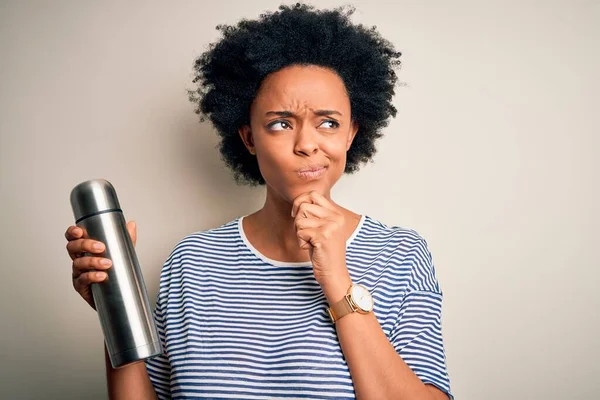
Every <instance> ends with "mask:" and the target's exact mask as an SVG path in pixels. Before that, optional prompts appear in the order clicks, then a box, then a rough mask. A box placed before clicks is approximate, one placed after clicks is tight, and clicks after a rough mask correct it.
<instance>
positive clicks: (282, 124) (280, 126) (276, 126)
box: [268, 121, 291, 131]
mask: <svg viewBox="0 0 600 400" xmlns="http://www.w3.org/2000/svg"><path fill="white" fill-rule="evenodd" d="M268 127H269V129H270V130H272V131H283V130H286V129H290V128H291V125H290V124H288V123H287V122H286V121H274V122H271V123H270V124H269V125H268Z"/></svg>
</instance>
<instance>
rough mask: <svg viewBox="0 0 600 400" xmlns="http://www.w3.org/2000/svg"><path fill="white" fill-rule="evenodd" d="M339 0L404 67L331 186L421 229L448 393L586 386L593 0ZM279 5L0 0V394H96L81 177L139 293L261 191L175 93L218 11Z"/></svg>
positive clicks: (597, 89)
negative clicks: (104, 211) (236, 170)
mask: <svg viewBox="0 0 600 400" xmlns="http://www.w3.org/2000/svg"><path fill="white" fill-rule="evenodd" d="M313 4H316V5H317V6H322V7H330V6H337V5H340V4H341V3H338V2H335V1H318V2H313ZM354 4H355V5H356V6H357V11H356V13H355V15H354V18H353V20H354V21H356V22H362V23H365V24H366V25H377V27H378V29H379V31H380V32H381V33H382V34H383V35H384V36H385V37H386V38H388V39H389V40H391V41H392V42H393V43H394V44H395V45H396V47H397V49H398V50H400V51H402V53H403V55H402V61H403V66H402V68H401V70H400V71H399V78H400V80H401V81H402V82H404V83H405V84H406V85H405V86H400V85H399V86H398V88H397V96H396V98H395V105H396V107H397V108H398V110H399V112H398V115H397V117H396V118H395V119H394V120H392V121H391V123H390V125H389V127H388V128H386V129H385V131H384V133H385V136H384V137H383V138H382V139H381V140H380V141H379V142H378V148H379V152H378V153H377V155H376V156H375V159H374V162H373V163H369V164H368V165H366V166H365V167H363V168H362V170H361V171H359V172H358V173H357V174H355V175H352V176H345V177H343V178H342V179H341V180H340V182H339V183H338V185H337V186H336V187H335V189H334V193H333V194H334V199H335V200H336V201H337V202H338V203H340V204H342V205H344V206H345V207H347V208H350V209H352V210H354V211H355V212H358V213H364V214H367V215H370V216H371V217H373V218H377V219H379V220H381V221H382V222H385V223H387V224H388V225H399V226H404V227H408V228H411V229H415V230H417V231H418V232H419V233H420V234H421V235H422V236H423V237H424V238H425V239H426V240H427V241H428V244H429V247H430V249H431V251H432V254H433V258H434V263H435V266H436V268H437V272H438V278H439V280H440V284H441V287H442V290H443V292H444V310H443V334H444V340H445V344H446V352H447V358H448V370H449V373H450V378H451V386H452V390H453V392H454V394H455V395H456V398H457V399H461V400H480V399H489V400H493V399H528V400H529V399H593V398H598V392H599V391H600V381H599V380H598V376H599V375H600V368H599V366H598V359H600V343H599V342H600V340H599V338H600V322H599V319H600V313H599V311H598V306H600V295H599V292H598V284H599V283H600V272H599V270H600V261H599V256H600V254H599V252H598V249H599V247H600V246H599V245H600V240H599V238H600V234H599V233H598V227H599V226H600V210H599V204H600V190H599V188H598V185H599V183H600V173H599V172H600V163H599V161H598V157H597V156H598V152H599V150H600V140H599V132H600V129H599V128H600V124H599V122H598V121H599V118H598V109H599V105H600V103H599V94H598V93H600V84H599V78H598V71H599V70H600V62H599V49H600V45H599V41H600V40H599V37H600V24H599V23H598V21H599V20H600V7H599V6H598V4H599V3H598V2H595V1H587V2H585V1H567V0H565V1H560V2H559V1H552V2H543V1H538V2H532V1H516V0H514V1H500V0H499V1H493V2H492V1H483V2H475V1H469V2H446V1H442V0H439V1H427V2H417V1H397V2H386V1H382V0H380V1H368V2H367V1H358V2H354ZM278 5H279V3H278V2H277V1H269V0H258V1H257V0H253V1H228V0H224V1H218V2H212V1H211V2H206V1H177V2H158V1H154V2H129V1H127V2H109V3H105V2H92V1H74V0H73V1H52V2H51V1H37V2H33V1H16V0H15V1H3V2H2V3H1V5H0V85H1V87H0V177H1V180H0V185H1V186H0V189H1V196H0V199H1V208H0V212H1V213H2V214H1V221H2V222H1V223H2V229H1V231H0V254H1V255H2V264H1V268H2V269H1V271H2V279H1V284H0V285H1V291H0V296H1V297H0V311H1V314H0V318H1V319H0V324H1V327H2V329H1V332H2V333H1V337H2V340H1V344H0V356H1V359H2V363H1V365H0V387H1V388H2V389H1V392H2V396H1V397H3V398H10V399H81V398H90V399H91V398H105V397H106V389H105V376H104V356H103V337H102V334H101V328H100V324H99V321H98V319H97V315H96V314H95V313H94V311H93V310H92V309H91V308H90V307H89V306H88V305H87V304H86V303H85V302H84V301H83V300H81V298H80V297H79V296H78V294H77V293H76V292H75V291H74V289H73V287H72V282H71V260H70V258H69V257H68V255H67V252H66V250H65V245H66V240H65V238H64V236H63V235H64V232H65V230H66V229H67V227H68V226H70V225H72V224H73V223H74V221H73V215H72V211H71V208H70V204H69V193H70V191H71V189H72V188H73V187H74V186H75V185H76V184H78V183H80V182H82V181H84V180H88V179H93V178H105V179H108V180H109V181H111V182H112V183H113V185H114V186H115V187H116V189H117V192H118V194H119V198H120V200H121V205H122V207H123V209H124V211H125V216H126V218H127V220H135V221H136V222H137V224H138V243H137V252H138V257H139V259H140V262H141V265H142V268H143V272H144V275H145V279H146V283H147V286H148V291H149V295H150V298H151V299H152V301H153V302H154V301H155V297H156V292H157V289H158V278H159V273H160V269H161V267H162V264H163V262H164V261H165V259H166V257H167V256H168V254H169V252H170V251H171V250H172V248H173V246H174V245H175V244H176V243H177V242H178V241H179V240H180V239H182V238H183V237H184V236H186V235H188V234H190V233H192V232H195V231H198V230H204V229H209V228H212V227H216V226H219V225H221V224H223V223H225V222H227V221H230V220H231V219H233V218H235V217H237V216H239V215H245V214H248V213H251V212H253V211H255V210H256V209H258V208H260V207H261V206H262V202H263V200H264V197H263V189H261V188H247V187H238V186H236V184H235V183H234V181H233V179H232V177H231V174H230V172H229V170H228V169H227V168H226V167H225V166H224V165H223V163H222V162H221V161H220V159H219V154H218V151H217V150H216V149H215V145H216V144H217V137H216V134H215V133H214V131H213V129H212V128H211V126H210V125H209V124H208V123H205V124H200V123H199V121H198V117H197V115H196V114H194V112H193V109H194V105H193V104H191V103H189V102H188V99H187V95H186V89H190V88H192V87H193V85H192V83H191V78H192V64H193V61H194V58H195V57H196V56H197V55H199V54H200V53H201V52H202V51H204V50H205V49H206V47H207V45H208V44H209V43H210V42H212V41H214V40H216V39H217V38H218V32H217V31H216V30H215V26H216V25H217V24H219V23H234V22H236V21H237V20H238V19H240V18H242V17H248V18H254V17H257V16H258V14H259V13H261V12H263V11H266V10H274V9H275V8H276V7H277V6H278Z"/></svg>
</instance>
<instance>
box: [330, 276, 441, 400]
mask: <svg viewBox="0 0 600 400" xmlns="http://www.w3.org/2000/svg"><path fill="white" fill-rule="evenodd" d="M350 283H351V281H350V279H348V281H347V282H343V283H342V284H340V286H339V287H338V288H337V290H331V291H329V292H328V293H327V294H328V296H327V297H328V299H330V304H333V302H335V301H336V300H340V299H342V298H343V297H344V295H345V294H346V290H347V287H348V286H349V285H350ZM335 327H336V330H337V335H338V338H339V341H340V346H341V348H342V352H343V353H344V358H345V359H346V363H347V364H348V368H349V369H350V375H351V377H352V382H353V384H354V389H355V392H356V398H357V399H367V400H370V399H378V400H379V399H382V400H383V399H395V400H417V399H418V400H448V396H447V395H446V394H445V393H444V392H443V391H441V390H440V389H438V388H437V387H435V386H433V385H430V384H424V383H423V382H422V381H421V379H419V377H418V376H417V375H415V373H414V372H413V371H412V369H411V368H410V367H409V366H408V365H407V364H406V363H405V362H404V360H403V359H402V357H400V355H399V354H398V353H397V352H396V350H395V349H394V347H393V346H392V344H391V343H390V341H389V340H388V338H387V337H386V335H385V333H384V332H383V330H382V329H381V326H380V325H379V321H378V320H377V318H376V317H375V315H374V314H373V313H369V314H366V315H363V314H359V313H351V314H348V315H346V316H344V317H343V318H340V319H339V320H338V321H336V323H335Z"/></svg>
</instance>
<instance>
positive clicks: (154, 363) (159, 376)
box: [146, 268, 171, 400]
mask: <svg viewBox="0 0 600 400" xmlns="http://www.w3.org/2000/svg"><path fill="white" fill-rule="evenodd" d="M164 278H165V269H164V268H163V272H162V276H161V284H160V289H159V293H158V297H157V300H156V306H155V307H154V311H153V313H152V314H153V316H154V321H155V322H156V327H157V329H158V336H159V338H160V342H161V344H162V348H163V353H162V354H161V355H159V356H156V357H152V358H149V359H146V370H147V371H148V375H149V377H150V381H151V382H152V386H154V391H155V392H156V395H157V396H158V398H159V399H160V400H163V399H170V398H171V364H170V362H169V358H168V355H167V350H166V349H167V347H166V330H165V320H164V315H165V311H166V308H165V306H164V304H165V297H166V294H165V290H164V285H163V284H164Z"/></svg>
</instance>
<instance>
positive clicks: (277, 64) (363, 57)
mask: <svg viewBox="0 0 600 400" xmlns="http://www.w3.org/2000/svg"><path fill="white" fill-rule="evenodd" d="M353 13H354V8H353V7H340V8H336V9H333V10H315V9H314V7H313V6H310V5H306V4H300V3H298V4H295V5H293V6H286V5H282V6H280V7H279V10H278V11H275V12H267V13H264V14H261V15H260V16H259V18H258V19H256V20H247V19H242V20H240V21H239V22H238V23H237V25H234V26H232V25H218V26H217V30H219V31H221V34H222V37H221V39H220V40H219V41H218V42H216V43H211V44H210V45H209V48H208V50H207V51H205V52H204V53H203V54H202V55H200V57H198V58H197V59H196V60H195V63H194V80H193V82H194V83H195V82H199V83H198V88H197V89H196V90H193V91H189V97H190V101H192V102H194V103H195V104H196V105H197V108H196V110H195V111H196V113H197V114H200V116H201V118H200V119H201V121H204V120H205V119H206V118H209V119H210V121H211V122H212V123H213V125H214V126H215V128H216V130H217V132H218V134H219V135H220V137H221V141H220V143H219V150H220V152H221V154H222V158H223V160H224V161H225V163H226V164H227V165H228V166H229V167H230V168H231V169H232V170H233V172H234V177H235V180H236V182H237V183H238V184H249V185H251V186H255V185H263V184H264V183H265V181H264V178H263V177H262V175H261V173H260V170H259V168H258V162H257V159H256V157H254V156H253V155H251V154H250V153H249V152H248V151H247V149H246V147H245V146H244V143H243V141H242V140H241V138H240V136H239V134H238V130H239V128H240V127H241V126H243V125H247V124H249V123H250V106H251V104H252V102H253V100H254V98H255V96H256V93H257V91H258V89H259V87H260V85H261V82H262V81H263V79H264V78H265V77H266V76H267V75H269V74H270V73H272V72H275V71H278V70H280V69H282V68H284V67H286V66H289V65H317V66H321V67H326V68H329V69H331V70H333V71H335V72H336V73H337V74H338V75H339V76H340V77H341V78H342V80H343V82H344V84H345V86H346V90H347V92H348V96H349V98H350V107H351V113H352V120H354V121H356V122H357V123H358V126H359V130H358V133H357V135H356V137H355V138H354V141H353V143H352V146H351V147H350V149H349V150H348V152H347V158H346V168H345V171H344V172H346V173H353V172H355V171H357V170H358V169H359V166H360V164H361V163H366V162H368V161H370V160H371V159H372V157H373V155H374V154H375V152H376V149H375V140H376V139H378V138H379V137H381V136H382V134H381V133H380V131H381V129H382V128H384V127H386V126H387V124H388V120H389V117H390V116H394V117H395V116H396V108H395V107H394V106H393V105H392V103H391V101H392V97H393V95H394V87H395V83H396V80H397V77H396V73H395V72H394V68H395V67H399V66H400V61H399V58H400V55H401V53H400V52H397V51H395V49H394V47H393V45H392V44H391V43H390V42H389V41H387V40H385V39H384V38H382V37H381V36H380V34H379V33H378V32H377V31H376V27H375V26H374V27H372V28H366V27H364V26H363V25H362V24H359V25H353V24H352V23H351V22H350V16H351V15H352V14H353Z"/></svg>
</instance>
